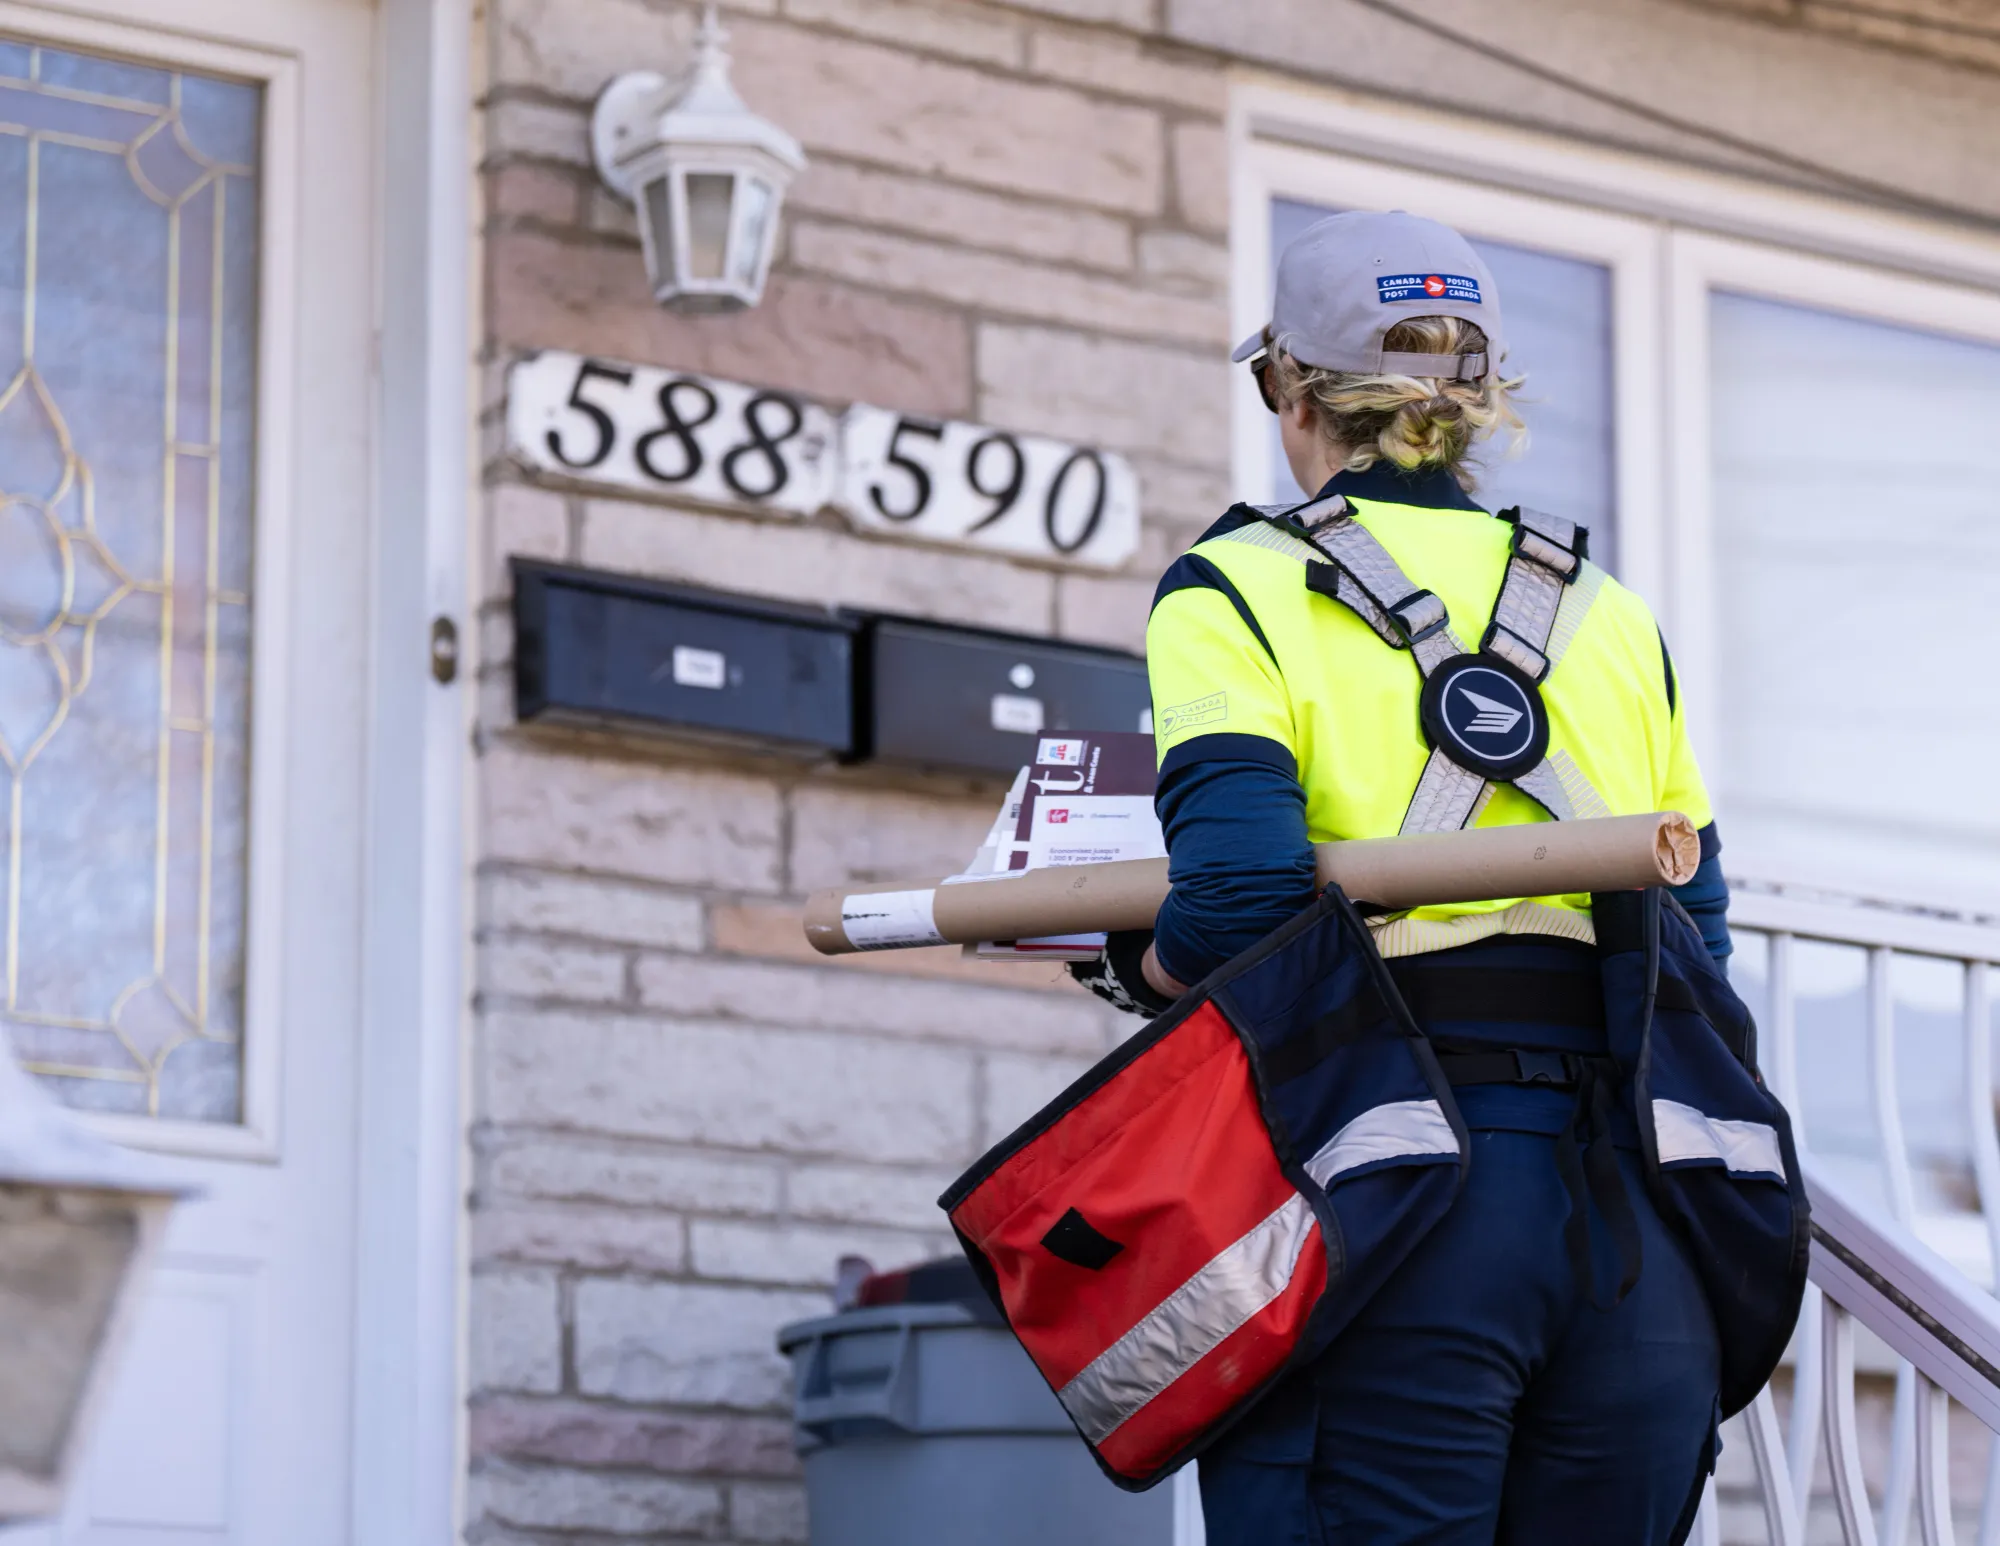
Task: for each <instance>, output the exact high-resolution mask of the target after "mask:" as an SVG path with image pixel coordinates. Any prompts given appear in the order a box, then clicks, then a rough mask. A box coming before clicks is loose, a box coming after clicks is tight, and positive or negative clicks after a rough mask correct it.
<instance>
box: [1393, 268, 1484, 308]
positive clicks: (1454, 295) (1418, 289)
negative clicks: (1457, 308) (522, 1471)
mask: <svg viewBox="0 0 2000 1546" xmlns="http://www.w3.org/2000/svg"><path fill="white" fill-rule="evenodd" d="M1375 295H1376V298H1377V299H1378V300H1380V301H1381V302H1382V303H1383V304H1384V305H1385V306H1386V305H1387V304H1388V303H1389V302H1390V301H1470V302H1471V303H1472V304H1473V305H1475V306H1477V305H1479V304H1480V294H1479V281H1478V280H1477V279H1468V278H1466V277H1465V275H1463V274H1383V275H1380V276H1379V277H1378V278H1377V279H1376V281H1375Z"/></svg>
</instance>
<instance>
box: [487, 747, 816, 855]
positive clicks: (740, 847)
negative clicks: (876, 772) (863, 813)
mask: <svg viewBox="0 0 2000 1546" xmlns="http://www.w3.org/2000/svg"><path fill="white" fill-rule="evenodd" d="M480 773H481V783H482V786H483V796H484V800H483V803H484V828H485V832H486V854H487V857H488V858H492V859H515V860H520V861H523V862H525V863H529V864H548V865H561V866H565V867H574V866H583V867H587V868H591V869H598V870H604V871H607V872H610V873H613V874H619V873H622V874H625V875H629V876H633V877H635V878H638V879H642V880H657V881H667V882H681V883H693V884H709V885H719V886H729V887H733V888H736V889H739V890H744V891H775V890H777V889H778V884H779V823H780V811H779V804H778V792H777V790H776V789H775V788H774V787H773V786H771V785H770V784H767V783H765V782H763V781H762V780H759V779H753V778H745V777H741V776H738V775H736V774H731V773H722V772H711V771H708V770H705V769H699V768H685V767H673V766H670V765H662V764H659V763H651V762H625V761H614V760H612V759H610V758H603V757H586V756H580V755H563V754H558V753H555V752H551V751H547V750H544V749H542V748H540V747H537V746H531V745H529V744H527V743H524V742H522V741H518V740H506V741H501V742H498V743H496V744H494V745H493V746H491V747H489V748H488V749H487V752H486V755H485V756H484V757H483V758H481V759H480Z"/></svg>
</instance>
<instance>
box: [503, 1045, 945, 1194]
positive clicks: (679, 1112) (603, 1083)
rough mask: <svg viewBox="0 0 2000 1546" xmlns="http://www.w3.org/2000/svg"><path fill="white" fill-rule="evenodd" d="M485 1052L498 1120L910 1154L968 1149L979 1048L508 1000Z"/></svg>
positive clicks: (861, 1154) (931, 1157)
mask: <svg viewBox="0 0 2000 1546" xmlns="http://www.w3.org/2000/svg"><path fill="white" fill-rule="evenodd" d="M483 1064H484V1066H483V1069H482V1071H481V1082H482V1084H483V1086H484V1090H483V1093H484V1100H483V1102H482V1109H481V1115H483V1116H484V1117H486V1118H487V1119H489V1120H492V1121H497V1122H514V1123H523V1124H531V1125H534V1126H538V1127H556V1128H568V1129H571V1130H573V1131H582V1132H595V1133H599V1134H604V1135H613V1134H622V1135H625V1136H629V1137H634V1138H651V1139H656V1140H659V1141H661V1142H666V1143H700V1144H727V1145H730V1146H731V1147H733V1148H737V1149H759V1148H762V1149H774V1150H782V1151H785V1152H788V1153H796V1154H825V1155H842V1156H847V1157H851V1158H858V1159H871V1160H880V1161H884V1162H897V1161H906V1162H909V1163H913V1164H924V1163H936V1164H942V1163H947V1162H954V1161H959V1160H962V1159H964V1158H966V1157H968V1156H969V1154H970V1151H971V1141H972V1140H971V1134H972V1084H973V1080H972V1075H973V1069H972V1060H971V1058H970V1056H968V1055H967V1054H966V1053H964V1052H962V1051H959V1050H957V1049H955V1048H946V1047H929V1046H921V1045H917V1044H914V1043H911V1042H907V1041H881V1040H875V1039H873V1038H862V1037H857V1036H854V1035H828V1034H824V1033H817V1032H800V1031H789V1030H768V1029H762V1028H755V1027H750V1026H744V1025H716V1024H699V1023H697V1024H679V1023H672V1022H665V1023H663V1022H660V1021H645V1020H640V1019H636V1018H631V1017H625V1016H604V1017H598V1016H591V1017H585V1016H582V1015H577V1014H562V1013H545V1014H531V1013H518V1012H513V1011H505V1012H498V1013H495V1014H493V1015H491V1016H490V1017H489V1018H488V1021H487V1034H486V1055H485V1057H484V1059H483Z"/></svg>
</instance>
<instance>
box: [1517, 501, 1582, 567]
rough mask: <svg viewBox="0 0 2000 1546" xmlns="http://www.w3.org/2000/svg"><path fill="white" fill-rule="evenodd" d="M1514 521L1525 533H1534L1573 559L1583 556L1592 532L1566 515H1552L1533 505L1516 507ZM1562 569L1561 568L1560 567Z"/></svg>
mask: <svg viewBox="0 0 2000 1546" xmlns="http://www.w3.org/2000/svg"><path fill="white" fill-rule="evenodd" d="M1514 521H1515V524H1516V525H1517V526H1519V527H1520V528H1521V530H1522V531H1524V532H1532V533H1533V534H1534V535H1535V536H1537V537H1540V538H1541V539H1542V540H1543V541H1545V542H1549V543H1553V544H1554V545H1555V546H1556V547H1559V548H1561V549H1562V550H1563V551H1564V552H1565V553H1567V554H1570V555H1572V558H1573V559H1579V558H1581V557H1582V556H1583V551H1584V548H1585V546H1586V545H1587V543H1588V541H1589V538H1590V532H1589V530H1588V528H1586V527H1583V526H1579V525H1577V523H1576V522H1575V521H1572V520H1571V519H1570V518H1569V517H1568V516H1566V515H1550V514H1549V513H1548V511H1546V510H1537V509H1535V508H1534V507H1533V506H1532V505H1516V506H1515V507H1514ZM1559 567H1560V566H1559Z"/></svg>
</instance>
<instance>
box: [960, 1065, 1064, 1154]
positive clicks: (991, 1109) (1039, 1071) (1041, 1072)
mask: <svg viewBox="0 0 2000 1546" xmlns="http://www.w3.org/2000/svg"><path fill="white" fill-rule="evenodd" d="M1091 1062H1092V1060H1091V1059H1086V1058H1068V1057H1020V1056H1017V1055H1015V1054H1012V1053H1001V1052H996V1053H994V1054H993V1055H992V1056H990V1057H988V1058H987V1060H986V1100H985V1105H984V1108H983V1109H982V1111H981V1113H980V1116H981V1121H982V1123H983V1124H984V1125H983V1128H982V1130H981V1138H980V1141H981V1142H982V1143H997V1142H998V1141H999V1140H1000V1139H1001V1138H1003V1137H1005V1136H1006V1135H1007V1134H1008V1133H1011V1132H1012V1131H1013V1130H1014V1129H1015V1128H1017V1127H1019V1126H1020V1125H1021V1124H1022V1123H1023V1122H1025V1121H1027V1120H1028V1118H1029V1117H1031V1116H1033V1115H1034V1114H1035V1113H1036V1112H1037V1111H1040V1110H1041V1109H1042V1107H1044V1106H1046V1105H1047V1104H1048V1103H1049V1102H1050V1101H1052V1100H1054V1099H1055V1098H1056V1097H1057V1096H1058V1095H1060V1094H1062V1092H1063V1091H1064V1090H1066V1089H1067V1088H1069V1086H1070V1085H1071V1084H1073V1083H1075V1081H1077V1080H1078V1079H1080V1078H1082V1077H1083V1076H1084V1074H1085V1073H1087V1072H1088V1071H1089V1069H1090V1065H1091Z"/></svg>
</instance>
